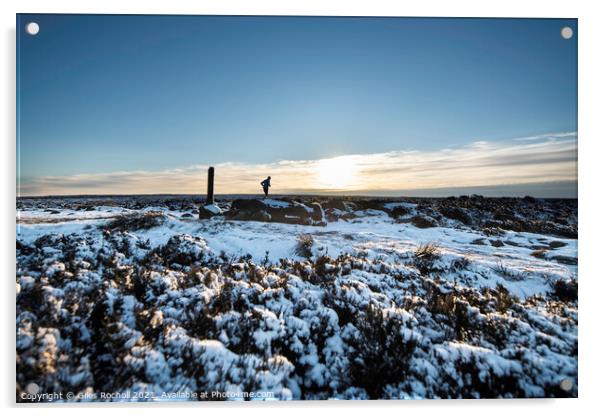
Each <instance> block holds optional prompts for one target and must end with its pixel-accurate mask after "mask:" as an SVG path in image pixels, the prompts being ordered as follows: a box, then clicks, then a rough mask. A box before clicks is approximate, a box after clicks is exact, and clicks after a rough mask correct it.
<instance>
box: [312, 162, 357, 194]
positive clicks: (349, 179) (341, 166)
mask: <svg viewBox="0 0 602 416" xmlns="http://www.w3.org/2000/svg"><path fill="white" fill-rule="evenodd" d="M356 170H357V169H356V166H355V163H354V161H353V160H352V159H351V158H349V157H346V156H340V157H335V158H331V159H322V160H320V162H319V164H318V178H319V182H320V187H321V188H325V189H333V190H345V189H349V188H350V187H352V186H353V185H354V183H355V180H356Z"/></svg>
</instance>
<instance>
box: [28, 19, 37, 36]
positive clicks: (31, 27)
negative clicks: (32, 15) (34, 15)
mask: <svg viewBox="0 0 602 416" xmlns="http://www.w3.org/2000/svg"><path fill="white" fill-rule="evenodd" d="M25 31H26V32H27V33H28V34H30V35H31V36H35V35H37V34H38V32H39V31H40V25H38V24H37V23H36V22H29V23H27V26H25Z"/></svg>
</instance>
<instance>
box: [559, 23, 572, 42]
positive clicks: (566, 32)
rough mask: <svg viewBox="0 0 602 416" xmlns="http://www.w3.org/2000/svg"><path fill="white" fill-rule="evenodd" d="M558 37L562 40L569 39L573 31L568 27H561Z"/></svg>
mask: <svg viewBox="0 0 602 416" xmlns="http://www.w3.org/2000/svg"><path fill="white" fill-rule="evenodd" d="M560 36H562V37H563V38H564V39H570V38H572V37H573V29H571V28H570V27H568V26H565V27H563V28H562V29H560Z"/></svg>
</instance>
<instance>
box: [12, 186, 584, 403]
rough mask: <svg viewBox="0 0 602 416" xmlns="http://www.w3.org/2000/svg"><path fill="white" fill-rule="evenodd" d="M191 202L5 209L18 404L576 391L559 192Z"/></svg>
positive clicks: (573, 306)
mask: <svg viewBox="0 0 602 416" xmlns="http://www.w3.org/2000/svg"><path fill="white" fill-rule="evenodd" d="M197 202H198V201H197V200H195V199H193V198H184V197H182V198H175V197H147V198H145V197H113V198H52V199H47V198H40V199H34V198H31V199H30V198H24V199H19V200H18V201H17V208H18V211H17V242H16V248H17V276H16V285H17V299H16V306H17V311H16V314H17V321H16V326H17V334H16V353H17V400H27V396H25V395H24V393H26V392H28V391H29V390H30V389H29V388H28V386H31V385H32V383H35V385H37V386H38V388H39V393H40V394H41V393H60V392H62V393H63V394H64V396H63V397H67V396H66V395H67V393H68V392H71V393H75V395H76V396H74V397H73V398H72V400H111V399H112V400H118V399H122V400H174V399H175V400H190V399H192V400H195V399H205V398H207V399H222V398H230V399H241V398H254V397H251V396H249V395H248V394H249V393H251V392H252V393H253V394H254V395H256V398H259V399H266V398H269V399H282V400H285V399H330V398H339V399H369V398H370V399H375V398H387V399H399V398H402V399H405V398H478V397H563V396H569V397H574V396H577V391H578V389H577V385H578V380H577V346H578V343H577V327H578V313H577V307H578V303H577V240H576V237H577V213H576V201H570V200H566V201H563V200H556V201H551V200H550V201H546V200H537V199H532V198H526V199H489V198H480V197H471V198H453V199H452V198H450V199H404V200H386V201H385V200H380V201H377V200H371V199H362V198H357V199H354V200H351V199H347V200H343V199H334V198H310V197H304V198H275V199H268V200H265V201H261V200H241V199H238V200H231V199H223V200H220V201H218V205H219V206H218V207H217V208H218V209H212V210H210V214H211V215H210V214H207V215H205V217H207V218H206V219H198V217H199V210H198V203H197ZM563 380H564V382H563V383H562V387H563V388H561V381H563ZM103 392H104V393H107V392H110V393H123V395H122V396H117V397H115V396H114V397H110V396H102V397H101V396H99V394H100V393H103ZM203 392H208V393H209V396H203ZM193 393H195V394H196V396H195V395H194V394H193ZM219 393H224V394H222V395H220V394H219ZM78 394H81V395H80V396H77V395H78ZM212 394H213V396H212ZM65 400H69V399H65Z"/></svg>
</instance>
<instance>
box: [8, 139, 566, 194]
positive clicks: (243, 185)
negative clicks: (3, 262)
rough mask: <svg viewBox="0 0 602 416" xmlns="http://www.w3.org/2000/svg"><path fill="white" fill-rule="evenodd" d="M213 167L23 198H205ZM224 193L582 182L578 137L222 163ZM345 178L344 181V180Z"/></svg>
mask: <svg viewBox="0 0 602 416" xmlns="http://www.w3.org/2000/svg"><path fill="white" fill-rule="evenodd" d="M207 168H208V166H207V165H196V166H189V167H185V168H182V167H178V168H174V169H168V170H161V171H126V172H110V173H99V174H77V175H70V176H44V177H35V178H31V179H28V180H23V181H22V182H21V184H20V188H21V189H20V191H21V192H20V195H23V196H28V195H29V196H33V195H78V194H161V193H173V194H204V193H205V189H206V182H205V181H206V172H207ZM215 169H216V177H215V178H216V192H217V193H222V194H237V193H258V192H259V191H260V188H259V182H260V181H261V180H262V179H263V178H264V177H266V176H268V175H271V176H272V183H273V188H272V190H273V192H275V193H340V192H346V193H353V194H359V193H366V194H372V195H374V194H378V193H382V194H383V195H385V194H387V195H390V194H392V193H395V192H396V191H401V190H428V189H443V188H459V187H464V188H467V187H494V186H501V185H504V186H505V185H509V184H510V185H524V184H536V183H554V182H567V181H568V182H574V183H575V184H576V181H577V135H576V133H556V134H548V135H540V136H533V137H529V138H519V139H513V140H508V141H501V142H498V141H495V142H494V141H485V140H479V141H476V142H474V143H472V144H469V145H466V146H462V147H455V148H446V149H440V150H436V151H392V152H387V153H373V154H352V155H345V156H339V157H336V158H330V159H320V160H281V161H276V162H274V163H265V164H248V163H237V162H228V163H221V164H217V165H215ZM343 176H344V177H343Z"/></svg>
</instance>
